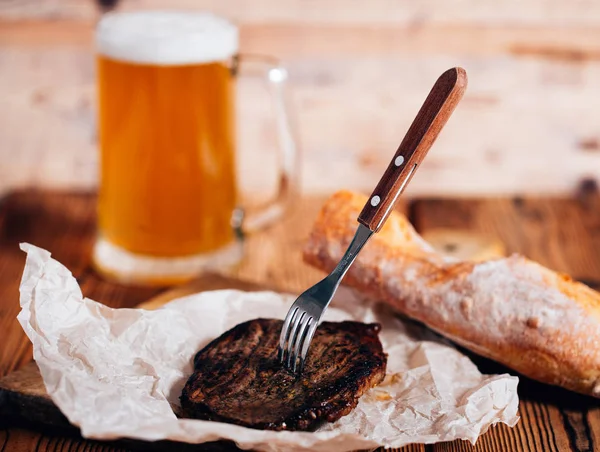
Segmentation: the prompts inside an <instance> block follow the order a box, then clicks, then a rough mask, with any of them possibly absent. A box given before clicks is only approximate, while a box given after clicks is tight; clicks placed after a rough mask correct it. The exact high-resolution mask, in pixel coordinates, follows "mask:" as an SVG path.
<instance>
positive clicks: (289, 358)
mask: <svg viewBox="0 0 600 452" xmlns="http://www.w3.org/2000/svg"><path fill="white" fill-rule="evenodd" d="M305 316H306V312H305V311H300V310H298V316H297V317H296V320H295V321H294V323H293V324H292V332H291V333H290V339H289V340H288V343H287V366H286V367H287V368H288V369H290V368H291V366H292V364H291V363H292V358H293V359H296V356H295V355H293V354H292V347H293V346H294V341H295V340H296V335H297V334H298V328H299V327H300V325H301V324H302V320H303V319H304V317H305Z"/></svg>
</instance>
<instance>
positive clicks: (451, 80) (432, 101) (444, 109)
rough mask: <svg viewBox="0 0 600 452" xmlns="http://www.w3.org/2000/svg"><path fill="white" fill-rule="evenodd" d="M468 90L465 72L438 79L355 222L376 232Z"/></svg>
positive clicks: (457, 70) (452, 71) (453, 71)
mask: <svg viewBox="0 0 600 452" xmlns="http://www.w3.org/2000/svg"><path fill="white" fill-rule="evenodd" d="M466 87H467V73H466V72H465V70H464V69H462V68H459V67H457V68H452V69H449V70H447V71H446V72H444V73H443V74H442V75H441V76H440V78H438V79H437V81H436V82H435V85H433V88H432V89H431V92H430V93H429V95H428V96H427V99H425V102H424V103H423V106H422V107H421V109H420V110H419V113H417V116H416V117H415V119H414V121H413V123H412V124H411V126H410V128H409V129H408V132H407V133H406V136H405V137H404V139H403V140H402V143H400V147H399V148H398V150H397V151H396V153H395V154H394V157H393V158H392V161H391V162H390V164H389V166H388V167H387V169H386V170H385V173H383V176H382V177H381V180H380V181H379V183H378V184H377V186H376V187H375V190H373V193H372V194H371V196H370V197H369V200H368V201H367V204H365V207H363V210H362V212H361V213H360V215H359V216H358V222H359V223H361V224H363V225H365V226H367V227H368V228H369V229H370V230H371V231H373V232H377V231H379V229H381V227H382V226H383V224H384V223H385V220H387V217H388V216H389V214H390V212H391V211H392V208H393V207H394V204H396V201H397V200H398V197H399V196H400V193H402V191H403V190H404V187H405V186H406V184H407V183H408V181H409V180H410V179H411V177H412V176H413V174H414V173H415V170H416V169H417V167H418V166H419V165H420V164H421V161H422V160H423V158H425V155H426V154H427V151H429V149H430V148H431V145H432V144H433V142H434V141H435V139H436V138H437V136H438V135H439V133H440V131H441V130H442V127H444V124H446V121H448V118H449V117H450V115H451V114H452V112H453V111H454V108H455V107H456V105H457V104H458V102H459V101H460V99H461V98H462V96H463V93H464V92H465V89H466Z"/></svg>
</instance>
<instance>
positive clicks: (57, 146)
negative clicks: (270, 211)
mask: <svg viewBox="0 0 600 452" xmlns="http://www.w3.org/2000/svg"><path fill="white" fill-rule="evenodd" d="M121 3H122V8H124V9H136V8H144V7H161V6H162V7H165V6H167V2H166V1H165V0H141V1H135V2H131V1H123V2H121ZM418 3H420V2H417V4H413V3H411V2H408V1H406V0H403V1H400V2H390V1H389V0H377V1H375V2H372V3H369V8H365V7H364V6H361V5H360V4H359V3H356V4H352V5H346V4H344V5H343V6H342V3H341V2H340V0H329V1H325V2H318V4H317V3H315V2H309V3H303V2H301V1H299V0H286V1H282V2H281V3H278V2H275V1H273V0H268V1H261V2H259V4H253V6H252V8H245V7H240V6H239V5H240V4H239V3H237V2H218V1H216V0H204V1H200V2H198V3H196V2H194V1H192V0H178V1H175V2H173V3H169V5H171V7H186V8H209V9H213V10H214V11H216V12H217V13H219V14H223V15H225V16H230V17H232V18H233V19H234V20H236V21H237V22H238V23H239V25H240V28H241V42H242V44H241V50H242V51H244V52H253V53H264V54H272V55H276V56H278V57H280V58H281V59H282V60H283V61H284V63H285V65H286V66H287V67H288V70H289V73H290V89H291V93H292V96H291V97H292V105H293V106H294V108H295V110H296V115H295V116H296V117H297V123H298V125H299V129H300V138H301V143H302V151H303V157H302V168H303V172H302V187H303V190H305V193H312V194H315V193H325V192H330V191H332V190H335V189H336V188H339V187H342V186H343V187H347V188H353V189H357V190H362V191H371V190H372V188H373V186H374V185H375V183H376V182H377V180H378V178H379V176H380V175H381V168H382V167H383V166H385V165H386V164H387V163H388V161H389V160H388V159H389V152H390V149H394V148H396V146H397V144H398V141H399V139H400V138H401V136H402V135H403V134H404V132H405V131H406V130H407V128H408V126H409V124H410V121H411V120H412V118H413V113H414V111H416V110H417V109H418V107H419V105H420V103H421V102H422V97H421V95H420V93H423V92H426V91H427V90H428V89H429V87H430V86H429V84H430V80H433V79H434V78H435V77H436V76H437V75H438V74H439V73H440V72H441V71H442V70H443V69H445V68H446V67H449V66H452V65H461V66H463V67H465V68H466V69H467V70H468V72H469V75H470V78H471V82H470V90H469V91H470V92H469V93H467V95H466V96H465V98H464V100H463V102H462V106H461V108H460V110H459V111H457V112H456V114H455V116H456V117H455V119H454V120H453V121H452V123H451V124H450V125H449V127H447V130H446V131H445V132H444V134H443V135H442V136H441V137H440V139H439V140H438V143H437V145H436V147H435V149H434V152H431V153H430V155H429V157H428V159H427V160H426V161H425V162H424V165H423V167H422V168H421V169H420V170H419V173H418V174H417V175H416V177H415V178H414V180H413V181H412V182H411V184H410V186H409V188H408V190H407V194H410V195H422V196H424V195H440V194H444V195H446V196H447V195H457V194H460V195H465V194H471V195H473V194H477V195H479V194H487V193H496V194H498V193H500V194H514V193H518V192H529V193H550V194H554V193H561V194H566V193H572V192H573V191H574V190H575V188H576V186H577V185H578V183H579V182H580V181H581V180H582V179H583V178H593V179H595V180H600V146H599V145H598V143H599V142H600V135H599V133H598V129H597V127H596V124H598V123H600V110H599V109H598V108H596V104H595V103H594V102H593V99H596V98H597V97H598V92H599V90H600V76H599V74H600V45H599V43H600V27H598V26H597V24H598V21H599V20H600V19H599V16H598V13H597V12H595V11H598V9H599V7H598V5H597V4H596V2H568V1H566V0H560V1H553V2H547V1H546V2H544V1H542V0H524V1H523V2H516V1H507V2H492V1H489V0H485V1H477V0H469V1H465V2H443V1H440V0H435V1H433V2H427V3H426V4H424V5H418ZM583 5H586V6H583ZM96 18H97V9H96V8H95V7H94V2H93V1H92V0H89V1H83V2H82V1H80V0H64V1H59V2H56V1H55V2H48V1H45V0H12V1H10V2H3V4H2V6H0V98H1V99H3V105H5V106H6V107H5V108H7V109H8V108H10V112H11V114H10V115H5V116H4V117H3V118H2V121H0V136H2V137H3V140H2V145H0V161H2V165H0V191H2V190H6V189H7V188H9V187H15V186H18V187H23V186H38V185H39V186H51V187H80V188H92V187H94V186H95V184H96V179H97V156H96V150H97V136H96V125H95V114H96V113H95V111H96V109H95V102H96V97H95V82H94V77H95V75H94V71H95V70H94V62H93V48H92V35H93V24H94V21H95V20H96ZM7 111H8V110H7ZM271 114H272V112H271V110H270V107H269V105H266V102H265V101H264V87H263V86H262V85H261V84H260V83H259V82H256V83H255V82H252V81H244V82H240V90H239V109H238V124H239V127H238V129H239V139H238V143H239V145H238V148H239V161H240V168H241V169H242V171H241V173H242V174H241V178H242V186H243V187H244V188H245V189H246V190H247V191H250V192H251V193H253V194H265V193H267V192H269V191H270V189H271V188H272V186H273V185H274V184H275V183H276V181H275V171H274V169H275V166H276V161H275V157H274V156H275V152H274V150H275V149H276V147H277V136H276V134H275V132H274V131H273V129H272V127H271V124H272V117H271ZM30 124H35V127H28V125H30ZM507 127H509V128H510V133H506V132H505V130H506V128H507ZM23 130H27V133H24V132H23ZM565 156H567V157H568V159H567V160H566V162H567V163H566V164H564V165H556V164H553V162H556V161H562V160H560V159H561V158H563V157H565ZM269 167H272V168H273V171H272V172H271V171H269ZM332 168H335V171H332ZM265 173H266V174H268V176H267V177H265ZM271 174H272V177H269V176H270V175H271Z"/></svg>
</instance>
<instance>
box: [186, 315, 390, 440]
mask: <svg viewBox="0 0 600 452" xmlns="http://www.w3.org/2000/svg"><path fill="white" fill-rule="evenodd" d="M282 325H283V322H282V321H281V320H275V319H255V320H250V321H248V322H245V323H241V324H239V325H237V326H235V327H234V328H232V329H231V330H229V331H227V332H226V333H224V334H222V335H221V336H220V337H218V338H216V339H215V340H213V341H212V342H211V343H210V344H208V345H207V346H206V347H204V348H203V349H202V350H200V351H199V352H198V353H197V354H196V356H195V358H194V368H195V371H194V373H193V374H192V375H191V376H190V378H189V379H188V381H187V383H186V385H185V387H184V388H183V392H182V394H181V406H182V409H183V413H184V416H186V417H192V418H197V419H206V420H213V421H220V422H228V423H232V424H238V425H243V426H245V427H251V428H257V429H266V430H314V429H316V428H317V427H318V426H319V425H320V424H322V423H323V422H325V421H327V422H334V421H336V420H338V419H339V418H340V417H342V416H345V415H346V414H348V413H350V411H352V410H353V409H354V408H355V407H356V405H357V403H358V399H359V397H360V396H361V395H362V394H363V393H365V392H366V391H367V390H368V389H370V388H372V387H373V386H376V385H377V384H379V383H380V382H381V381H382V380H383V378H384V377H385V368H386V362H387V355H386V354H385V353H383V349H382V346H381V342H380V341H379V338H378V332H379V330H380V326H379V325H378V324H365V323H360V322H339V323H337V322H323V323H322V324H321V325H319V328H318V329H317V331H316V333H315V336H314V338H313V341H312V343H311V347H310V350H309V353H308V356H307V359H306V364H305V367H304V371H303V372H302V374H301V375H299V376H297V375H294V374H292V373H291V372H289V371H288V370H287V369H285V368H283V366H282V365H281V364H279V362H278V360H277V346H278V344H279V333H280V332H281V327H282Z"/></svg>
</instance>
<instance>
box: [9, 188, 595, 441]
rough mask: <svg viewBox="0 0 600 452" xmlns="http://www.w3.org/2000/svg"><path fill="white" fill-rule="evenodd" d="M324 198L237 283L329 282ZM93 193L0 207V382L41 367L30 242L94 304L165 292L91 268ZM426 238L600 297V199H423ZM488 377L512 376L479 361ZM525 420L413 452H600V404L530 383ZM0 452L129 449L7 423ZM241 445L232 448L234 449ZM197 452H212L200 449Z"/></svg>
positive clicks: (13, 199)
mask: <svg viewBox="0 0 600 452" xmlns="http://www.w3.org/2000/svg"><path fill="white" fill-rule="evenodd" d="M321 202H322V199H314V198H313V199H304V200H302V201H301V202H299V203H298V204H297V209H296V210H295V212H293V213H291V215H290V216H289V217H288V218H287V219H286V220H285V221H282V222H281V223H279V224H278V225H277V226H274V227H273V228H271V230H269V231H268V232H265V233H260V234H257V235H255V236H253V237H250V238H249V239H248V240H247V242H246V244H245V249H246V253H245V256H246V257H245V259H244V261H243V262H242V264H241V266H240V267H239V268H238V269H236V271H235V272H233V275H234V276H237V277H240V278H244V279H248V280H252V281H256V282H259V283H265V282H269V283H271V284H273V283H276V285H278V286H281V287H284V288H286V289H287V290H289V291H291V292H298V291H300V290H302V289H303V288H305V287H306V286H308V285H309V284H311V283H313V282H316V280H317V279H318V278H319V277H320V276H322V275H321V274H320V273H319V272H317V271H315V270H313V269H311V268H309V267H308V266H306V265H304V264H303V263H302V262H301V259H300V247H301V243H302V239H303V237H304V236H305V235H306V233H307V232H308V230H309V228H310V225H311V222H312V220H313V218H314V216H315V215H316V213H317V211H318V208H319V206H320V204H321ZM94 203H95V198H94V195H93V194H90V193H61V192H36V191H26V192H19V193H14V194H11V195H9V196H7V197H5V198H4V199H3V200H2V201H0V343H1V344H2V346H1V347H0V376H1V375H5V374H7V373H8V372H10V371H12V370H14V369H17V368H19V367H21V366H23V365H24V364H26V363H28V362H29V361H30V360H31V359H32V351H31V345H30V343H29V341H28V340H27V339H26V337H25V335H24V333H23V331H22V330H21V327H20V326H19V325H18V323H17V321H16V315H17V313H18V311H19V304H18V284H19V280H20V276H21V272H22V269H23V264H24V261H25V259H24V254H23V253H22V252H21V251H20V250H19V249H18V246H17V245H18V243H19V242H22V241H29V242H31V243H34V244H35V245H38V246H41V247H44V248H46V249H48V250H50V251H51V252H52V254H53V256H54V257H55V258H56V259H58V260H59V261H61V262H62V263H64V264H65V265H66V266H67V267H68V268H69V269H71V271H72V272H73V274H74V275H75V276H76V278H77V280H78V282H79V284H80V285H81V288H82V290H83V293H84V295H86V296H88V297H90V298H92V299H95V300H98V301H102V302H104V303H106V304H107V305H110V306H113V307H126V306H133V305H135V304H137V303H139V302H141V301H144V300H146V299H148V298H150V297H152V296H155V295H157V294H159V293H160V292H161V291H163V290H165V289H164V288H141V287H126V286H123V285H119V284H113V283H109V282H105V281H103V280H101V279H100V278H99V277H98V276H97V275H96V274H95V273H94V272H93V271H92V270H91V269H90V266H89V257H90V251H91V246H92V240H93V234H94V232H93V231H94V224H95V205H94ZM404 210H405V211H406V212H407V214H408V215H409V218H410V219H411V221H412V222H413V224H414V225H415V226H416V227H417V229H418V230H419V231H426V230H429V229H431V228H435V227H455V228H462V229H468V230H471V231H481V232H486V233H488V234H492V235H495V236H496V237H498V238H499V239H501V240H502V241H503V242H504V243H505V245H506V246H507V248H508V250H509V251H510V252H516V251H518V252H521V253H522V254H525V255H526V256H528V257H530V258H532V259H535V260H538V261H539V262H541V263H542V264H544V265H546V266H548V267H550V268H553V269H555V270H558V271H563V272H567V273H570V274H571V275H573V276H574V277H575V278H577V279H580V280H583V281H585V282H587V283H588V284H589V285H592V286H595V288H596V289H598V288H600V287H599V285H598V281H599V280H600V196H599V195H598V193H597V192H596V191H595V190H590V191H588V192H584V193H582V194H581V195H580V196H579V197H578V198H577V199H562V200H559V199H521V198H513V199H489V200H421V201H416V202H413V203H411V204H410V205H408V206H404ZM473 359H474V360H475V362H476V363H477V364H478V365H479V367H480V368H481V370H482V371H484V372H502V371H506V369H503V368H501V367H500V366H498V365H496V364H494V363H491V362H489V361H486V360H483V359H481V358H477V357H473ZM519 393H520V397H521V404H520V413H519V414H520V416H521V421H520V422H519V423H518V424H517V426H516V427H514V428H512V429H510V428H508V427H506V426H504V425H499V426H496V427H493V428H491V429H490V431H489V432H488V433H486V434H485V435H483V436H482V438H481V439H480V440H479V441H478V443H477V445H476V446H475V447H472V446H471V445H470V444H468V443H466V442H462V441H455V442H451V443H440V444H435V445H429V446H424V445H413V446H409V447H406V448H404V449H402V450H403V451H461V450H462V451H470V450H478V451H512V450H524V451H532V450H536V451H564V450H578V451H593V450H600V408H599V407H598V406H599V405H600V403H599V402H598V401H597V400H596V399H591V398H586V397H582V396H578V395H576V394H574V393H569V392H567V391H562V390H559V389H558V388H554V387H550V386H545V385H541V384H537V383H535V382H532V381H530V380H528V379H526V378H521V383H520V385H519ZM1 422H2V426H1V427H0V451H10V452H13V451H32V450H36V451H78V452H79V451H96V450H102V451H116V450H128V448H129V447H131V446H130V445H124V444H123V443H110V444H109V443H100V442H95V441H86V440H83V439H82V438H80V437H72V436H66V435H63V434H61V433H60V432H52V431H50V432H49V431H44V432H43V433H42V432H40V431H36V430H32V429H29V427H27V426H23V425H15V423H14V420H10V419H2V420H1ZM230 447H231V446H229V448H230ZM197 450H205V449H204V448H203V447H199V448H198V449H197Z"/></svg>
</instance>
